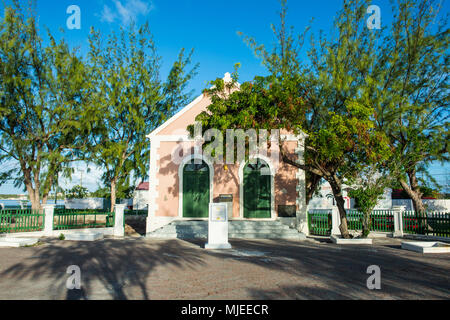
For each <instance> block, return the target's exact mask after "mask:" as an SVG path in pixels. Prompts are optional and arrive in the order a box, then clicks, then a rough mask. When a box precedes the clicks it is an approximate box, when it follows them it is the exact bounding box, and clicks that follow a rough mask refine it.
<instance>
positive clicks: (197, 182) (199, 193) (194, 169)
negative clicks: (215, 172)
mask: <svg viewBox="0 0 450 320" xmlns="http://www.w3.org/2000/svg"><path fill="white" fill-rule="evenodd" d="M209 201H210V194H209V168H208V165H207V164H206V163H205V162H203V163H202V164H194V163H193V162H191V163H188V164H186V165H185V167H184V169H183V217H185V218H208V216H209Z"/></svg>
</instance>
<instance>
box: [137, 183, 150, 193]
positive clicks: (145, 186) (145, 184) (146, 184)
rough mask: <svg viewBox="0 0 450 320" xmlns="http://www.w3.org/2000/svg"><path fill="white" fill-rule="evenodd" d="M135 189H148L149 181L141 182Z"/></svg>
mask: <svg viewBox="0 0 450 320" xmlns="http://www.w3.org/2000/svg"><path fill="white" fill-rule="evenodd" d="M136 190H138V191H141V190H142V191H148V190H149V182H141V183H140V184H139V185H138V186H137V188H136Z"/></svg>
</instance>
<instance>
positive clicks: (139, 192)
mask: <svg viewBox="0 0 450 320" xmlns="http://www.w3.org/2000/svg"><path fill="white" fill-rule="evenodd" d="M148 190H149V183H148V182H141V183H140V184H139V185H138V186H137V187H136V190H134V194H133V209H134V210H144V209H147V205H148V199H149V191H148Z"/></svg>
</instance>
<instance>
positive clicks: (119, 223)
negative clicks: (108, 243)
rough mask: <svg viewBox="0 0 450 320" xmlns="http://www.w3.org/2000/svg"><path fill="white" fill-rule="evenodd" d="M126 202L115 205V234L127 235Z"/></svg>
mask: <svg viewBox="0 0 450 320" xmlns="http://www.w3.org/2000/svg"><path fill="white" fill-rule="evenodd" d="M125 206H126V205H125V204H116V205H115V206H114V236H115V237H123V236H125V227H124V225H125V220H124V219H125V215H124V211H125Z"/></svg>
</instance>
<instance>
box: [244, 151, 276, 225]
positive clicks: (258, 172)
mask: <svg viewBox="0 0 450 320" xmlns="http://www.w3.org/2000/svg"><path fill="white" fill-rule="evenodd" d="M263 170H265V171H266V172H267V171H269V166H268V165H267V163H266V162H264V161H263V160H260V159H258V161H257V163H256V164H250V163H249V164H247V165H246V166H245V167H244V186H243V187H244V218H259V219H269V218H271V208H272V205H271V204H272V203H271V176H270V175H263V174H262V171H263ZM269 172H270V171H269Z"/></svg>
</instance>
